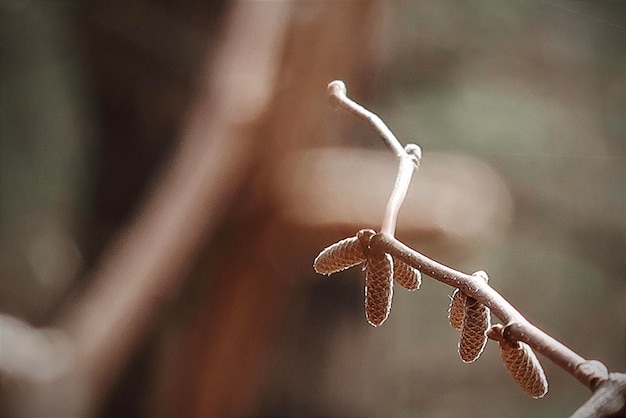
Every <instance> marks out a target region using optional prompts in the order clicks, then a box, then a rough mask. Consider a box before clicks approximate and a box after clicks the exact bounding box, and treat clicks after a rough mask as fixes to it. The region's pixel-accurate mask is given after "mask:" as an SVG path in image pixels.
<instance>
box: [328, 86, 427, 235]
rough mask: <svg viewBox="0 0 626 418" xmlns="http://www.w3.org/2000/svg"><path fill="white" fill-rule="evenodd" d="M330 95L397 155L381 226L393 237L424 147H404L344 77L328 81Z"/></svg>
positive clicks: (335, 102) (339, 105)
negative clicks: (352, 91) (351, 94)
mask: <svg viewBox="0 0 626 418" xmlns="http://www.w3.org/2000/svg"><path fill="white" fill-rule="evenodd" d="M328 95H329V96H330V98H331V101H332V103H333V104H334V105H335V106H338V107H341V108H342V109H345V110H347V111H348V112H350V113H352V114H353V115H354V116H356V117H357V118H359V119H361V120H362V121H365V122H366V123H368V124H369V125H370V126H371V127H372V128H373V129H374V130H375V131H376V133H378V135H379V136H380V138H381V139H382V140H383V142H384V143H385V145H387V147H388V148H389V149H390V150H391V151H392V152H393V153H394V154H395V156H396V157H397V158H398V175H397V176H396V182H395V183H394V186H393V189H392V191H391V196H389V200H388V202H387V207H386V209H385V217H384V218H383V224H382V227H381V232H382V233H383V234H387V235H390V236H392V237H393V236H394V235H395V232H396V224H397V221H398V212H399V211H400V208H401V207H402V203H404V199H405V198H406V195H407V192H408V190H409V185H410V184H411V178H412V176H413V172H414V171H415V170H416V169H418V168H419V165H420V161H421V158H422V150H421V148H420V147H419V146H418V145H416V144H408V145H407V146H406V147H402V144H401V143H400V141H398V138H396V136H395V135H394V134H393V132H391V130H390V129H389V128H388V127H387V125H386V124H385V122H383V120H382V119H381V118H380V117H378V115H376V114H375V113H373V112H371V111H369V110H367V109H366V108H364V107H363V106H361V105H360V104H358V103H357V102H355V101H354V100H352V99H350V98H349V97H348V95H347V88H346V85H345V84H344V82H343V81H340V80H335V81H333V82H331V83H330V84H329V85H328Z"/></svg>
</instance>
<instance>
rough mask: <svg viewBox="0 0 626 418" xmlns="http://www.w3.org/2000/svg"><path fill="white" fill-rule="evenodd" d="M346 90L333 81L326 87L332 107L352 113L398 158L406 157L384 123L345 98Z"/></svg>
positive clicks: (338, 82)
mask: <svg viewBox="0 0 626 418" xmlns="http://www.w3.org/2000/svg"><path fill="white" fill-rule="evenodd" d="M347 92H348V90H347V88H346V85H345V84H344V82H343V81H340V80H335V81H332V82H331V83H330V84H329V85H328V96H329V97H330V99H331V103H332V104H333V106H337V107H340V108H342V109H345V110H347V111H348V112H350V113H352V114H353V115H354V116H356V117H357V118H359V119H361V120H362V121H364V122H366V123H367V124H369V125H370V126H371V127H372V128H373V129H374V130H375V131H376V133H377V134H378V135H379V136H380V137H381V139H382V140H383V142H384V143H385V145H387V147H388V148H389V149H390V150H391V151H392V152H393V153H394V155H395V156H396V157H398V158H402V157H404V156H406V155H407V153H406V152H405V150H404V147H402V144H401V143H400V141H398V139H397V138H396V136H395V135H394V134H393V132H391V130H390V129H389V128H388V127H387V125H385V122H383V120H382V119H381V118H379V117H378V115H376V114H375V113H373V112H370V111H369V110H367V109H366V108H364V107H363V106H361V105H360V104H358V103H357V102H355V101H354V100H352V99H350V98H349V97H348V96H347Z"/></svg>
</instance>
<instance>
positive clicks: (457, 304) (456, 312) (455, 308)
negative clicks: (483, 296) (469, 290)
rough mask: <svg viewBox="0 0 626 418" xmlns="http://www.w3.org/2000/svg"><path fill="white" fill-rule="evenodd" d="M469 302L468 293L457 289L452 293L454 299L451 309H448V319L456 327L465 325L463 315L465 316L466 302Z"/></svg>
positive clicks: (451, 302)
mask: <svg viewBox="0 0 626 418" xmlns="http://www.w3.org/2000/svg"><path fill="white" fill-rule="evenodd" d="M466 302H467V295H466V294H465V293H463V292H461V291H460V290H459V289H456V290H455V291H454V293H453V294H452V300H451V301H450V309H448V319H449V320H450V325H452V328H454V329H459V330H460V329H461V327H462V326H463V317H464V316H465V303H466Z"/></svg>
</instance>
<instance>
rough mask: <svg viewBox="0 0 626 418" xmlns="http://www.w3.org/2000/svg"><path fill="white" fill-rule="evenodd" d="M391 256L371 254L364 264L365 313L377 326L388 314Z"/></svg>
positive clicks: (369, 320) (372, 323)
mask: <svg viewBox="0 0 626 418" xmlns="http://www.w3.org/2000/svg"><path fill="white" fill-rule="evenodd" d="M391 263H392V261H391V256H390V255H389V254H382V255H380V256H371V257H370V258H369V259H368V260H367V263H366V264H365V315H366V317H367V321H368V322H369V323H370V324H371V325H373V326H375V327H377V326H379V325H381V324H382V323H383V322H385V320H386V319H387V317H388V316H389V311H390V310H391V298H392V296H393V280H392V274H393V268H392V264H391Z"/></svg>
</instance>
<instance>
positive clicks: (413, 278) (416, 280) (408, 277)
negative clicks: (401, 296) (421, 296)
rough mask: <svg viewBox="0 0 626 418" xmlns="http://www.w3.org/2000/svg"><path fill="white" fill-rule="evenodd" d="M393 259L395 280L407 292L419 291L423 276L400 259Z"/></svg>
mask: <svg viewBox="0 0 626 418" xmlns="http://www.w3.org/2000/svg"><path fill="white" fill-rule="evenodd" d="M392 258H393V278H394V280H395V281H396V282H398V284H399V285H400V286H402V287H404V288H405V289H407V290H417V289H419V287H420V285H421V284H422V274H421V273H420V272H419V270H417V269H415V268H413V267H411V266H409V265H408V264H407V263H405V262H404V261H402V260H400V259H399V258H396V257H392Z"/></svg>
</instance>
